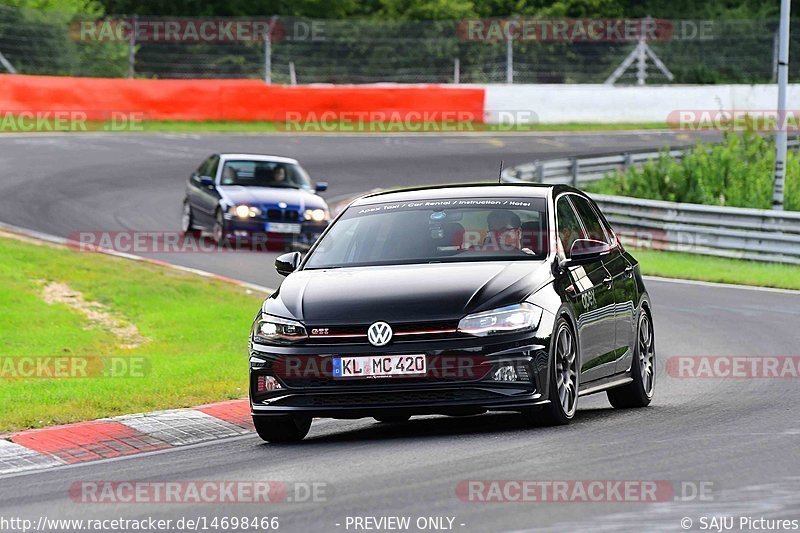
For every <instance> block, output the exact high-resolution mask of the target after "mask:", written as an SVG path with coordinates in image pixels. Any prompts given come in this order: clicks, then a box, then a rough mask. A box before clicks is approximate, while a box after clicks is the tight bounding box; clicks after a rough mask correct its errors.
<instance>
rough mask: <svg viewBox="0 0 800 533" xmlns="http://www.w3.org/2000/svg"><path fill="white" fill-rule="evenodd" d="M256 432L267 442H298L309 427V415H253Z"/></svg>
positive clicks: (306, 433)
mask: <svg viewBox="0 0 800 533" xmlns="http://www.w3.org/2000/svg"><path fill="white" fill-rule="evenodd" d="M253 425H255V427H256V433H258V436H259V437H261V439H262V440H265V441H267V442H300V441H301V440H303V438H304V437H305V436H306V435H308V431H309V430H310V429H311V417H310V416H275V417H272V416H254V417H253Z"/></svg>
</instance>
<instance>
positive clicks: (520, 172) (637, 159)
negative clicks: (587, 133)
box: [503, 138, 800, 187]
mask: <svg viewBox="0 0 800 533" xmlns="http://www.w3.org/2000/svg"><path fill="white" fill-rule="evenodd" d="M788 146H789V148H791V149H794V150H797V149H798V148H800V138H794V139H790V140H789V143H788ZM687 150H688V148H676V149H672V150H670V151H669V152H664V151H660V152H629V153H622V154H613V155H598V156H588V157H568V158H564V159H545V160H536V161H534V162H533V163H524V164H522V165H517V166H515V167H510V168H507V169H505V170H504V171H503V181H507V182H514V181H530V182H535V183H549V184H551V185H556V184H563V185H572V186H573V187H577V186H580V185H582V184H584V183H590V182H592V181H597V180H601V179H603V178H605V177H607V176H608V175H609V174H611V173H614V172H624V171H626V170H627V169H628V168H629V167H632V166H636V167H641V166H642V165H643V164H644V163H646V162H647V161H651V160H653V159H658V158H659V157H660V156H661V155H664V154H666V153H668V154H669V156H670V157H672V158H674V159H682V158H683V156H684V155H685V154H686V152H687Z"/></svg>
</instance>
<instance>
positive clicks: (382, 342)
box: [367, 322, 392, 346]
mask: <svg viewBox="0 0 800 533" xmlns="http://www.w3.org/2000/svg"><path fill="white" fill-rule="evenodd" d="M367 338H368V339H369V342H370V344H372V345H373V346H386V345H387V344H389V341H390V340H392V327H391V326H390V325H389V324H387V323H386V322H375V323H374V324H372V325H371V326H370V327H369V329H368V330H367Z"/></svg>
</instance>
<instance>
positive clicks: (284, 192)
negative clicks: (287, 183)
mask: <svg viewBox="0 0 800 533" xmlns="http://www.w3.org/2000/svg"><path fill="white" fill-rule="evenodd" d="M219 191H220V193H221V195H222V197H223V198H224V199H226V200H228V201H229V202H230V203H231V204H247V205H256V206H260V205H277V204H278V203H280V202H284V203H285V204H286V205H288V206H290V207H299V208H300V209H317V208H326V207H327V205H326V204H325V200H323V199H322V198H320V197H319V196H317V195H316V194H314V193H313V192H311V191H307V190H304V189H289V188H282V187H241V186H239V185H233V186H232V185H226V186H224V187H220V188H219Z"/></svg>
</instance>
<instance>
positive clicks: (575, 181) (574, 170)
mask: <svg viewBox="0 0 800 533" xmlns="http://www.w3.org/2000/svg"><path fill="white" fill-rule="evenodd" d="M579 170H580V163H579V162H578V158H577V157H573V158H572V186H573V187H577V186H578V172H579Z"/></svg>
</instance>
